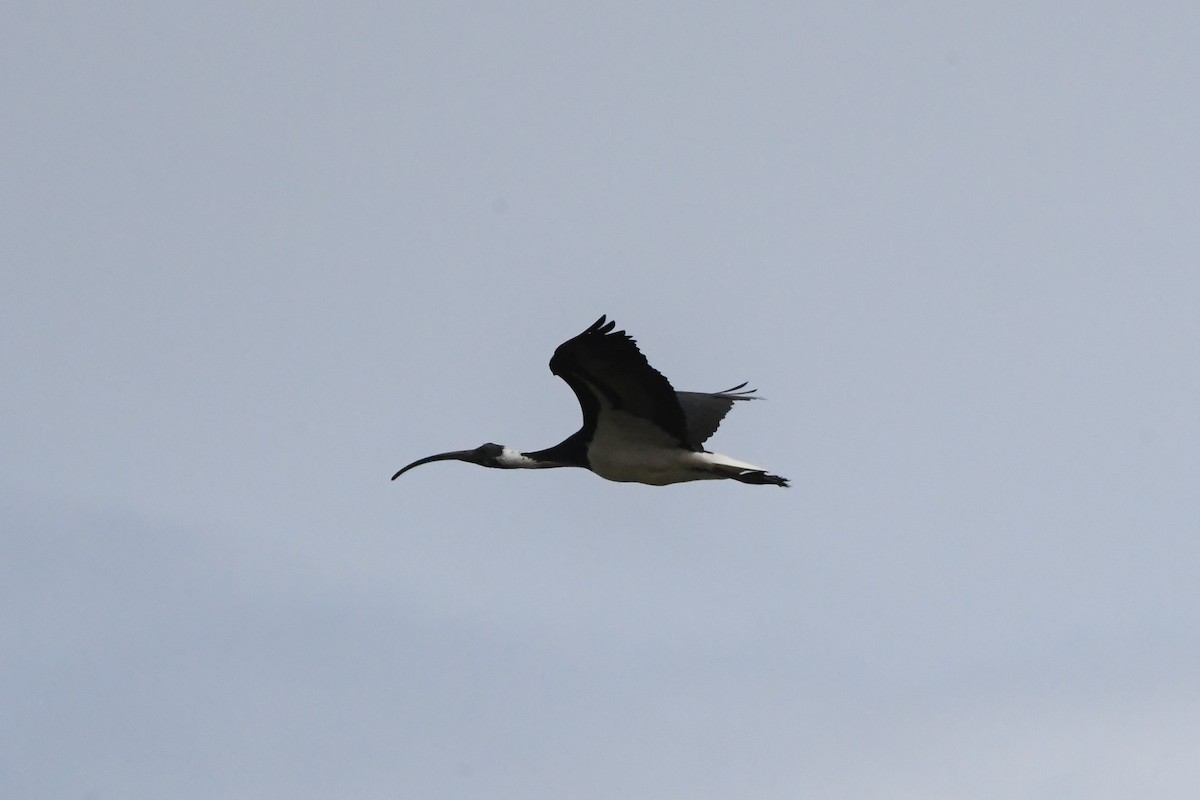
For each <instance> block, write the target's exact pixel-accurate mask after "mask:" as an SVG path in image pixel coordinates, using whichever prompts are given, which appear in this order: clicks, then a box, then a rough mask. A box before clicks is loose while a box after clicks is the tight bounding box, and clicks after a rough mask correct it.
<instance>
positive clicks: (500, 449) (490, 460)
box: [392, 442, 514, 480]
mask: <svg viewBox="0 0 1200 800" xmlns="http://www.w3.org/2000/svg"><path fill="white" fill-rule="evenodd" d="M511 453H512V451H510V450H509V449H508V448H507V447H505V446H504V445H500V444H494V443H492V442H488V443H487V444H481V445H479V447H476V448H475V449H474V450H451V451H450V452H449V453H438V454H437V455H432V456H426V457H425V458H422V459H418V460H417V461H414V462H412V463H411V464H409V465H408V466H407V467H405V468H404V469H402V470H400V471H399V472H397V473H396V474H395V475H393V476H392V480H396V478H399V477H400V476H401V475H403V474H404V473H406V472H408V471H409V470H410V469H412V468H413V467H419V466H421V465H422V464H428V463H429V462H431V461H466V462H467V463H469V464H478V465H479V466H481V467H495V468H498V469H510V468H512V467H513V466H514V464H512V463H510V462H511V458H509V459H506V458H505V456H506V455H507V454H511Z"/></svg>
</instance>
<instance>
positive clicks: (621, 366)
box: [550, 317, 699, 449]
mask: <svg viewBox="0 0 1200 800" xmlns="http://www.w3.org/2000/svg"><path fill="white" fill-rule="evenodd" d="M615 327H616V323H615V322H606V321H605V317H600V319H598V320H596V322H595V323H593V324H592V326H591V327H590V328H588V329H587V330H586V331H584V332H583V333H581V334H579V335H578V336H576V337H575V338H573V339H570V340H568V341H566V342H564V343H563V344H561V345H559V347H558V349H557V350H555V351H554V357H553V358H551V359H550V371H551V372H553V373H554V374H555V375H557V376H559V377H560V378H562V379H563V380H564V381H566V382H567V385H568V386H570V387H571V389H572V391H574V392H575V396H576V397H578V398H579V405H580V407H581V408H582V409H583V429H584V431H587V432H588V435H589V436H590V434H591V433H593V432H594V431H595V429H596V419H597V417H598V416H599V415H600V409H601V407H602V405H601V404H602V403H603V404H604V405H606V406H609V407H611V408H614V409H620V410H622V411H624V412H626V413H628V414H632V415H634V416H636V417H641V418H642V419H645V420H648V421H650V422H652V423H654V425H656V426H658V427H659V428H661V429H662V430H663V431H665V432H666V433H667V434H669V435H670V436H671V437H672V438H674V439H675V440H676V441H678V442H679V444H680V446H681V447H687V448H690V449H699V448H697V447H694V446H693V445H692V444H691V443H690V439H691V437H689V436H688V426H687V420H686V418H685V417H684V415H683V409H682V408H681V407H680V405H679V398H678V397H676V395H675V390H674V389H672V388H671V384H670V382H668V381H667V379H666V378H664V377H663V376H662V373H660V372H659V371H658V370H656V369H655V368H654V367H652V366H650V364H649V363H648V362H647V361H646V357H645V356H643V355H642V352H641V351H640V350H638V347H637V342H635V341H634V340H633V339H632V338H630V337H629V336H628V335H627V334H626V333H625V331H615V330H613V328H615Z"/></svg>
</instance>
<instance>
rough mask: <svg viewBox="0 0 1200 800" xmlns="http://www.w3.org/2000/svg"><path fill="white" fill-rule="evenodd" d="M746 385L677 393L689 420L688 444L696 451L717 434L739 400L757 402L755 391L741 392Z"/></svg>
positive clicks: (684, 413)
mask: <svg viewBox="0 0 1200 800" xmlns="http://www.w3.org/2000/svg"><path fill="white" fill-rule="evenodd" d="M745 385H746V384H744V383H739V384H738V385H737V386H734V387H732V388H730V389H724V390H722V391H720V392H713V393H708V392H676V393H675V394H676V396H677V397H678V398H679V405H680V407H681V408H683V415H684V417H685V418H686V419H687V432H688V444H690V445H691V446H692V447H693V448H695V449H696V450H699V449H700V446H701V445H703V444H704V442H705V441H707V440H708V438H709V437H710V436H712V435H713V434H714V433H716V432H717V428H718V427H720V425H721V420H723V419H725V415H726V414H728V413H729V409H731V408H733V404H734V403H735V402H737V401H738V400H757V399H758V398H757V397H751V394H752V393H753V392H754V390H753V389H746V390H745V391H741V392H739V391H738V390H739V389H741V388H742V387H743V386H745Z"/></svg>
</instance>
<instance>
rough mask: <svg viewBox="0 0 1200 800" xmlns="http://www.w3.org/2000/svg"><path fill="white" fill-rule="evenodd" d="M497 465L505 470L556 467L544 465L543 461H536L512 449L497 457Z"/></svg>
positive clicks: (508, 448) (507, 449)
mask: <svg viewBox="0 0 1200 800" xmlns="http://www.w3.org/2000/svg"><path fill="white" fill-rule="evenodd" d="M496 463H497V464H499V465H500V466H501V467H503V468H504V469H543V468H545V467H552V466H554V465H553V464H543V463H542V462H541V461H534V460H533V459H532V458H530V457H529V456H527V455H525V454H524V453H522V452H521V451H520V450H513V449H512V448H511V447H506V448H504V451H503V452H501V453H500V455H499V456H497V457H496Z"/></svg>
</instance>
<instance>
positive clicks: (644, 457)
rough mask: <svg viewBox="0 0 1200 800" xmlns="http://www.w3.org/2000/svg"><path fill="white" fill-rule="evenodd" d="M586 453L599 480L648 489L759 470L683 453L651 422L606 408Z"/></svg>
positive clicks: (716, 455)
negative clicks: (637, 484) (641, 484)
mask: <svg viewBox="0 0 1200 800" xmlns="http://www.w3.org/2000/svg"><path fill="white" fill-rule="evenodd" d="M587 454H588V463H589V465H590V466H591V469H592V472H594V473H596V474H597V475H599V476H600V477H601V478H606V479H608V480H610V481H618V482H621V483H646V484H649V485H651V486H666V485H667V484H671V483H683V482H684V481H703V480H716V479H719V478H728V477H731V476H732V475H736V474H740V473H743V472H761V471H763V468H762V467H756V466H754V465H753V464H747V463H746V462H745V461H738V460H737V459H734V458H730V457H729V456H723V455H721V454H720V453H696V452H693V451H691V450H685V449H684V448H682V447H680V446H679V444H678V443H677V442H676V441H675V440H674V439H672V438H671V437H670V436H668V435H667V434H666V433H664V432H663V431H662V430H661V429H660V428H658V427H657V426H655V425H654V424H652V423H650V422H648V421H646V420H644V419H641V418H640V417H635V416H632V415H631V414H626V413H624V412H622V411H614V410H610V409H606V410H605V411H604V413H602V414H600V418H599V420H598V421H597V424H596V432H595V434H594V435H593V436H592V441H591V444H590V445H589V446H588V451H587Z"/></svg>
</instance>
